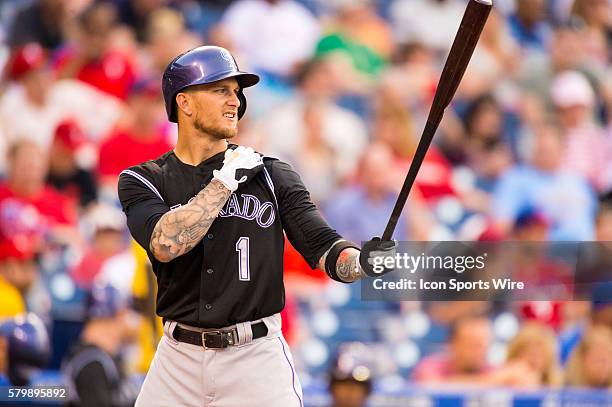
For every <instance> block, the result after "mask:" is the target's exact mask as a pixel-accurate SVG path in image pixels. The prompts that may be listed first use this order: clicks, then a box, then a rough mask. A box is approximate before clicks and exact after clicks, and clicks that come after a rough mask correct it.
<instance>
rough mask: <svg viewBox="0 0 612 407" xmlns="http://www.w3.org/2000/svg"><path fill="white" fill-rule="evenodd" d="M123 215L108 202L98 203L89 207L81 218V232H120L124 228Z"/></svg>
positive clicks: (90, 233) (89, 233)
mask: <svg viewBox="0 0 612 407" xmlns="http://www.w3.org/2000/svg"><path fill="white" fill-rule="evenodd" d="M125 225H126V220H125V215H124V214H123V212H121V211H120V210H119V209H117V208H115V207H113V206H110V205H108V204H98V205H96V206H95V207H93V208H91V209H90V210H89V211H88V212H87V214H86V215H85V216H84V218H83V225H82V226H83V229H84V230H83V232H84V233H85V234H86V235H87V236H93V235H94V234H95V233H96V232H99V231H103V230H114V231H117V232H122V231H123V230H124V229H125Z"/></svg>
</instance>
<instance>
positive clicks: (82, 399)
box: [62, 282, 139, 407]
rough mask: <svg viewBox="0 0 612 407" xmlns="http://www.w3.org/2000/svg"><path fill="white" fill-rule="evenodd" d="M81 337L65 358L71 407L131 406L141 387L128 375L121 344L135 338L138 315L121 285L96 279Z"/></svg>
mask: <svg viewBox="0 0 612 407" xmlns="http://www.w3.org/2000/svg"><path fill="white" fill-rule="evenodd" d="M85 308H86V311H85V316H86V321H85V326H84V327H83V331H82V332H81V338H80V340H79V341H78V342H77V343H76V344H75V346H73V348H72V349H71V350H70V352H69V354H68V355H67V356H66V358H65V359H64V360H63V361H62V372H63V374H64V377H65V383H66V385H67V387H68V403H67V406H69V407H79V406H87V407H89V406H112V407H130V406H133V405H134V402H135V400H136V397H137V395H138V387H137V386H135V385H134V384H133V383H132V381H130V380H129V379H128V376H127V372H126V371H125V368H124V363H123V360H122V359H123V358H122V354H121V352H122V348H123V347H124V345H126V344H127V343H129V342H130V341H131V340H133V337H134V336H135V335H134V331H135V330H136V328H135V327H137V326H138V322H139V321H138V317H135V315H134V314H133V313H132V312H131V311H130V309H129V308H130V304H129V299H128V298H127V297H126V295H125V294H124V293H122V292H121V291H120V290H119V289H118V288H116V287H114V286H112V285H109V284H104V283H100V282H96V283H94V284H93V286H92V288H91V290H90V291H89V292H88V295H87V301H86V304H85Z"/></svg>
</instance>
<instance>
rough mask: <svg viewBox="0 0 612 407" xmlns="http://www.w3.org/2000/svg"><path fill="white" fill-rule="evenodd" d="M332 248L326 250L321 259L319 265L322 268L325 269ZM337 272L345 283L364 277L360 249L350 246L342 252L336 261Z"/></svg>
mask: <svg viewBox="0 0 612 407" xmlns="http://www.w3.org/2000/svg"><path fill="white" fill-rule="evenodd" d="M336 243H337V242H336ZM334 244H335V243H334ZM332 247H333V245H332ZM330 250H331V248H330ZM330 250H328V251H326V252H325V254H324V255H323V256H322V257H321V258H320V259H319V264H318V267H319V269H320V270H323V271H325V261H326V260H327V254H328V253H329V251H330ZM336 274H337V275H338V277H339V278H340V279H341V280H342V281H344V282H345V283H352V282H354V281H357V280H359V279H361V278H362V277H363V273H362V271H361V266H359V250H357V249H354V248H352V247H349V248H347V249H344V250H342V251H341V252H340V255H339V256H338V260H337V261H336Z"/></svg>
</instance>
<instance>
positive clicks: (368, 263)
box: [359, 237, 397, 277]
mask: <svg viewBox="0 0 612 407" xmlns="http://www.w3.org/2000/svg"><path fill="white" fill-rule="evenodd" d="M396 249H397V242H396V241H395V240H384V241H383V240H380V237H373V238H372V239H371V240H370V241H368V242H366V243H365V244H364V245H363V247H362V248H361V253H360V255H359V265H360V266H361V269H362V270H363V272H364V273H365V274H366V275H368V276H369V277H381V276H383V275H384V274H387V273H389V272H391V271H393V270H395V268H394V267H391V268H390V267H385V259H386V258H388V257H391V258H392V259H393V262H391V260H387V261H388V262H389V263H391V264H395V253H396Z"/></svg>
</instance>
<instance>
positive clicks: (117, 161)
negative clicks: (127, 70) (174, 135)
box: [98, 79, 172, 190]
mask: <svg viewBox="0 0 612 407" xmlns="http://www.w3.org/2000/svg"><path fill="white" fill-rule="evenodd" d="M124 119H125V120H123V121H122V122H120V123H118V125H117V128H115V129H114V130H113V131H112V132H111V133H110V134H109V135H108V137H107V138H106V140H104V142H102V144H101V145H100V156H99V159H98V177H99V181H100V183H101V184H102V186H109V187H110V188H112V189H113V190H114V189H116V185H117V177H118V176H119V173H120V172H121V171H123V170H124V169H126V168H128V167H130V166H132V165H135V164H136V163H140V162H144V161H147V160H152V159H155V158H157V157H159V156H160V155H162V154H164V153H166V152H168V151H170V150H171V149H172V146H171V144H170V143H169V142H168V139H167V129H168V127H167V122H166V121H165V113H164V107H163V102H162V99H161V93H160V86H159V83H158V82H157V81H153V80H149V79H143V80H141V81H138V82H137V83H136V84H135V85H134V86H133V87H132V89H131V91H130V96H129V99H128V109H127V111H126V114H125V116H124Z"/></svg>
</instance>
